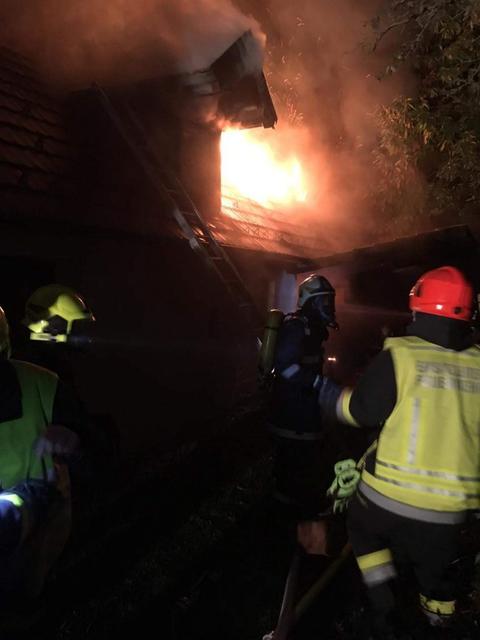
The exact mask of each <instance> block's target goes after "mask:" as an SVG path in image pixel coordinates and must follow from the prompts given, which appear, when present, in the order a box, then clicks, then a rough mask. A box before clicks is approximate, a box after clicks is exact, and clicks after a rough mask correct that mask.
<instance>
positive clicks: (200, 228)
mask: <svg viewBox="0 0 480 640" xmlns="http://www.w3.org/2000/svg"><path fill="white" fill-rule="evenodd" d="M94 91H95V92H96V94H97V96H98V98H99V100H100V103H101V106H102V107H103V109H104V111H105V113H106V114H107V116H108V118H109V119H110V121H111V122H112V124H113V125H114V127H115V129H116V130H117V131H118V133H119V134H120V136H121V137H122V139H123V140H124V142H125V143H126V144H127V146H128V148H129V149H130V151H131V152H132V155H133V156H134V157H135V159H136V161H137V163H138V164H139V165H140V167H141V168H142V169H143V171H144V173H145V175H146V176H147V178H148V180H149V181H150V183H151V185H152V186H153V187H154V189H155V190H156V191H157V192H158V193H159V194H160V196H161V197H162V199H163V201H164V202H166V203H167V205H168V206H169V212H170V215H171V216H172V217H173V219H174V220H175V222H176V223H177V225H178V226H179V228H180V230H181V232H182V234H183V235H184V236H185V238H186V239H187V241H188V243H189V245H190V247H191V248H192V249H193V250H194V251H195V253H196V254H197V255H199V256H200V257H201V258H202V259H203V261H204V263H205V264H206V266H207V267H208V269H209V270H210V271H211V272H212V273H214V274H215V275H216V276H217V277H218V279H219V280H220V282H221V283H222V284H223V286H224V287H225V289H226V290H227V292H228V293H229V295H230V297H231V298H232V300H233V302H234V304H235V305H236V306H237V307H238V308H239V309H240V310H241V312H242V313H243V315H244V316H245V318H246V320H247V322H248V324H249V326H250V328H251V329H252V330H253V331H254V333H255V335H256V336H257V338H258V337H259V336H260V335H261V334H262V332H263V324H264V318H263V317H262V315H261V314H260V312H259V310H258V308H257V306H256V304H255V302H254V300H253V298H252V296H251V294H250V292H249V290H248V289H247V287H246V285H245V283H244V281H243V278H242V276H241V274H240V273H239V271H238V269H237V268H236V266H235V265H234V264H233V262H232V260H231V259H230V257H229V256H228V254H227V253H226V251H225V249H224V248H223V247H222V246H221V245H220V244H219V243H218V242H217V240H216V239H215V237H214V235H213V233H212V231H211V230H210V227H209V225H208V224H207V223H206V222H205V220H204V218H203V216H202V215H201V213H200V211H199V210H198V208H197V206H196V205H195V203H194V202H193V200H192V199H191V197H190V196H189V194H188V192H187V191H186V189H185V187H184V186H183V184H182V182H181V180H180V179H179V177H178V176H177V175H176V174H175V172H173V171H172V170H171V169H170V168H169V167H168V166H167V164H166V162H165V160H164V159H162V158H161V157H160V155H159V154H158V152H157V150H156V149H155V148H154V145H153V144H152V143H151V141H150V139H149V136H148V135H147V133H146V131H145V129H144V127H143V125H142V123H141V122H140V120H139V118H138V116H137V115H136V113H135V112H134V110H133V109H132V107H131V106H130V104H129V103H128V101H127V100H126V99H118V100H117V99H116V100H115V104H113V102H112V100H111V99H110V97H109V96H108V94H107V93H106V92H105V90H104V89H102V88H101V87H100V86H98V85H94ZM160 172H161V174H162V176H164V177H163V178H162V177H161V175H160Z"/></svg>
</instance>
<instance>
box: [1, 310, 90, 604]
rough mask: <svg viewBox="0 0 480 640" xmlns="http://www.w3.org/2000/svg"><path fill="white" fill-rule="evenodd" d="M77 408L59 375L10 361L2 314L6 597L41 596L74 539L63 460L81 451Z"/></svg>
mask: <svg viewBox="0 0 480 640" xmlns="http://www.w3.org/2000/svg"><path fill="white" fill-rule="evenodd" d="M78 416H79V410H78V402H77V401H76V399H75V397H74V396H73V394H72V393H71V391H70V390H69V389H68V387H66V386H64V385H63V384H62V383H61V382H60V381H59V379H58V377H57V375H55V374H54V373H52V372H51V371H48V370H46V369H43V368H40V367H38V366H36V365H33V364H31V363H28V362H23V361H19V360H13V359H11V358H10V337H9V327H8V323H7V319H6V317H5V313H4V312H3V310H1V309H0V593H1V595H2V604H5V602H7V601H8V599H9V597H16V596H23V597H36V596H38V595H39V594H40V593H41V591H42V589H43V585H44V582H45V579H46V576H47V574H48V572H49V570H50V568H51V567H52V565H53V564H54V563H55V561H56V559H57V558H58V556H59V555H60V553H61V551H62V549H63V547H64V545H65V543H66V541H67V539H68V535H69V531H70V521H71V508H70V493H69V485H68V482H66V480H65V477H64V476H63V474H62V471H61V469H60V470H59V468H58V464H57V461H58V460H59V459H61V460H68V458H69V457H71V456H74V455H75V454H76V452H78V450H79V445H80V439H81V435H82V433H81V425H80V424H79V420H78Z"/></svg>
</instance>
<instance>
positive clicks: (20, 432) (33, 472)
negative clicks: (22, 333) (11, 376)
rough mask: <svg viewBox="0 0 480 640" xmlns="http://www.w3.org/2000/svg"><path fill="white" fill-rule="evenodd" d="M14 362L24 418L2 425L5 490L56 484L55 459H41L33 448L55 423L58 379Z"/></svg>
mask: <svg viewBox="0 0 480 640" xmlns="http://www.w3.org/2000/svg"><path fill="white" fill-rule="evenodd" d="M10 362H11V364H12V365H13V367H14V369H15V373H16V375H17V378H18V382H19V384H20V390H21V394H22V415H21V416H20V417H19V418H17V419H14V420H8V421H5V422H0V488H1V490H5V489H9V488H10V487H13V486H14V485H16V484H18V483H20V482H23V481H25V480H33V479H40V480H48V481H52V480H54V478H55V472H54V465H53V460H52V457H51V456H44V457H43V458H41V459H39V458H37V456H36V455H35V454H34V452H33V445H34V443H35V441H36V439H37V438H38V437H39V436H40V435H41V434H42V433H44V431H45V430H46V427H47V425H49V424H51V422H52V415H53V404H54V400H55V394H56V390H57V382H58V377H57V376H56V375H55V374H54V373H52V372H51V371H48V370H47V369H42V368H41V367H37V366H35V365H33V364H30V363H28V362H21V361H19V360H10Z"/></svg>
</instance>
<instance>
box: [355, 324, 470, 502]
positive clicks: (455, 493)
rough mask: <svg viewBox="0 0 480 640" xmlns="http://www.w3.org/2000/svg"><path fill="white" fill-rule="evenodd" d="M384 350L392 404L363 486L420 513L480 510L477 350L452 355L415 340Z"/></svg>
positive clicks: (390, 341)
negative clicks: (392, 383) (393, 390)
mask: <svg viewBox="0 0 480 640" xmlns="http://www.w3.org/2000/svg"><path fill="white" fill-rule="evenodd" d="M385 348H387V349H389V350H390V352H391V354H392V358H393V363H394V369H395V379H396V384H397V403H396V405H395V407H394V409H393V412H392V413H391V415H390V416H389V417H388V419H387V420H386V422H385V425H384V426H383V429H382V431H381V433H380V437H379V440H378V448H377V452H376V460H375V465H374V469H372V468H370V471H368V470H367V469H365V470H364V471H363V473H362V480H363V483H364V484H365V485H367V486H369V487H371V488H372V489H374V490H375V491H376V492H378V493H379V494H382V495H383V496H386V497H388V498H390V499H391V500H392V501H397V502H399V503H403V504H406V505H410V506H412V507H417V508H420V509H430V510H434V511H438V512H450V513H451V512H462V511H466V510H468V509H476V508H479V507H480V350H479V349H478V348H477V347H470V348H469V349H466V350H464V351H452V350H449V349H444V348H442V347H439V346H436V345H434V344H432V343H429V342H427V341H425V340H422V339H421V338H417V337H413V336H410V337H406V338H390V339H388V340H386V341H385ZM367 468H368V465H367ZM391 504H394V502H392V503H391Z"/></svg>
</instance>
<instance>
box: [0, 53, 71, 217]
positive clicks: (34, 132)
mask: <svg viewBox="0 0 480 640" xmlns="http://www.w3.org/2000/svg"><path fill="white" fill-rule="evenodd" d="M71 158H72V149H71V148H70V147H69V145H68V142H67V140H66V134H65V129H64V125H63V118H62V115H61V113H60V110H59V108H58V106H57V105H56V104H55V101H54V100H52V98H50V97H49V96H48V94H47V93H46V92H45V90H44V89H43V87H42V85H41V83H40V82H39V80H38V79H37V78H36V76H35V74H34V72H33V71H32V69H31V68H30V67H29V65H28V63H27V61H26V60H25V59H24V58H22V57H21V56H19V55H17V54H15V53H13V52H11V51H9V50H8V49H5V48H0V188H1V190H2V198H0V216H1V217H2V218H7V219H9V218H10V217H14V216H15V215H17V214H25V215H31V216H35V215H40V216H45V215H47V216H54V217H57V216H58V215H59V213H60V211H61V209H62V207H63V205H64V201H65V198H68V196H69V195H71V193H72V182H71V177H70V176H69V171H70V166H71Z"/></svg>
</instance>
